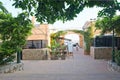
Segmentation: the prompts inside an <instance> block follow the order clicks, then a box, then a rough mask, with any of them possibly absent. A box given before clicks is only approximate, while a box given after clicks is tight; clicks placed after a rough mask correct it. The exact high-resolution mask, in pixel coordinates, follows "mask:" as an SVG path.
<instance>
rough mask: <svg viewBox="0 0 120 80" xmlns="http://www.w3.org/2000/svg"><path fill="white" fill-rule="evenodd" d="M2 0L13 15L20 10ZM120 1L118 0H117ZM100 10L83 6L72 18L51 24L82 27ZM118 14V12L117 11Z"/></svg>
mask: <svg viewBox="0 0 120 80" xmlns="http://www.w3.org/2000/svg"><path fill="white" fill-rule="evenodd" d="M0 1H1V2H3V4H4V6H5V7H6V8H7V10H8V11H9V12H10V13H12V15H13V16H17V14H18V13H20V12H21V10H18V9H15V8H14V7H13V6H12V3H13V2H12V1H10V0H0ZM118 1H120V0H118ZM99 10H100V8H98V7H94V8H85V9H84V10H83V11H82V12H81V13H80V14H78V16H77V17H76V18H74V20H71V21H67V22H65V23H63V22H62V21H57V22H55V23H54V24H53V25H52V26H53V28H54V29H57V30H58V29H59V30H66V29H79V30H80V29H82V26H83V25H84V24H85V22H86V21H89V20H90V19H95V18H97V13H98V11H99ZM119 14H120V12H119Z"/></svg>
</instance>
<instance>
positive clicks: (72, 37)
mask: <svg viewBox="0 0 120 80" xmlns="http://www.w3.org/2000/svg"><path fill="white" fill-rule="evenodd" d="M64 37H65V38H66V39H70V40H71V41H72V43H73V44H75V43H78V44H79V42H80V38H79V35H78V34H66V35H65V36H64ZM67 42H68V41H67V40H65V41H64V43H67Z"/></svg>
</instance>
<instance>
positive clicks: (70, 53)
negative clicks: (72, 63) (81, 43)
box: [68, 41, 73, 56]
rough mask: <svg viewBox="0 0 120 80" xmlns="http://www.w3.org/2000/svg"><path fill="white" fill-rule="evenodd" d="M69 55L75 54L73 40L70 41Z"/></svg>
mask: <svg viewBox="0 0 120 80" xmlns="http://www.w3.org/2000/svg"><path fill="white" fill-rule="evenodd" d="M68 55H72V56H73V45H72V42H71V41H69V42H68Z"/></svg>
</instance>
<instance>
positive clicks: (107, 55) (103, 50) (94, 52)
mask: <svg viewBox="0 0 120 80" xmlns="http://www.w3.org/2000/svg"><path fill="white" fill-rule="evenodd" d="M90 55H91V56H92V57H93V58H94V59H108V60H109V59H111V56H112V47H91V48H90Z"/></svg>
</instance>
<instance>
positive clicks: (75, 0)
mask: <svg viewBox="0 0 120 80" xmlns="http://www.w3.org/2000/svg"><path fill="white" fill-rule="evenodd" d="M13 1H14V4H13V6H15V8H21V9H22V10H24V11H26V12H28V13H29V14H30V15H35V16H36V18H37V21H39V22H41V23H42V22H48V23H54V22H55V21H56V20H62V21H63V22H64V21H67V20H73V19H74V17H77V14H79V13H80V12H81V11H82V10H83V9H84V8H85V7H94V6H98V7H103V10H101V11H100V12H99V14H98V15H99V16H113V15H114V14H115V12H116V10H120V3H119V2H117V0H13Z"/></svg>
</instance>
